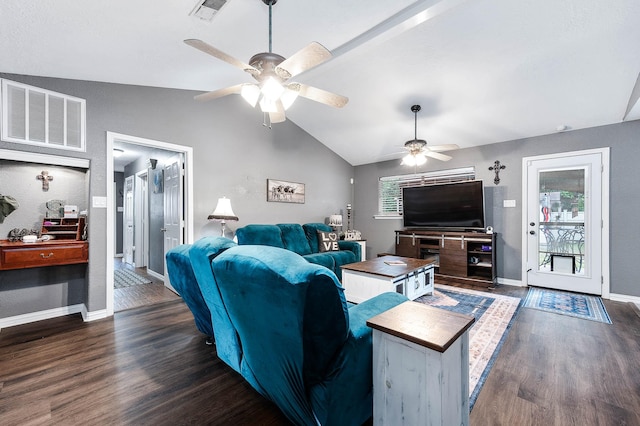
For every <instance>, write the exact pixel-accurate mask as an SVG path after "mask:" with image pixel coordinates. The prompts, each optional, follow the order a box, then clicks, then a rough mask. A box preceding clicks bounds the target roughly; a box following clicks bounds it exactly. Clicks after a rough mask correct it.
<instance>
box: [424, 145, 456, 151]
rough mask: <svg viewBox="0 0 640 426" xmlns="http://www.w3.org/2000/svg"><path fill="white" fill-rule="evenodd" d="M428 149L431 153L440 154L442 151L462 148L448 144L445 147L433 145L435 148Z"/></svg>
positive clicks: (428, 147) (429, 147)
mask: <svg viewBox="0 0 640 426" xmlns="http://www.w3.org/2000/svg"><path fill="white" fill-rule="evenodd" d="M427 149H429V151H436V152H440V151H451V150H452V149H460V147H459V146H458V145H456V144H455V143H447V144H444V145H433V146H431V145H428V146H427Z"/></svg>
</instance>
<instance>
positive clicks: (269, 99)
mask: <svg viewBox="0 0 640 426" xmlns="http://www.w3.org/2000/svg"><path fill="white" fill-rule="evenodd" d="M277 1H278V0H262V2H263V3H264V4H266V5H268V6H269V51H268V52H263V53H258V54H256V55H253V56H252V57H251V59H249V63H248V64H246V63H244V62H242V61H240V60H238V59H236V58H234V57H232V56H230V55H228V54H226V53H224V52H222V51H221V50H218V49H216V48H215V47H213V46H211V45H209V44H207V43H205V42H204V41H202V40H196V39H188V40H185V41H184V42H185V43H186V44H188V45H189V46H192V47H195V48H196V49H198V50H201V51H202V52H204V53H207V54H209V55H211V56H213V57H215V58H218V59H220V60H222V61H225V62H227V63H229V64H231V65H233V66H235V67H237V68H240V69H242V70H243V71H246V72H248V73H249V74H251V75H252V76H253V77H254V78H255V79H256V81H257V83H241V84H237V85H235V86H231V87H227V88H224V89H219V90H214V91H212V92H207V93H203V94H201V95H198V96H196V97H195V99H197V100H201V101H207V100H211V99H216V98H220V97H222V96H227V95H232V94H240V95H241V96H242V97H243V98H244V99H245V100H246V101H247V102H248V103H249V104H250V105H251V106H252V107H255V106H256V105H260V109H261V110H262V112H263V113H264V114H265V117H266V116H268V117H269V122H270V123H280V122H282V121H285V120H286V115H285V110H286V109H287V108H289V107H290V106H291V104H293V101H295V99H296V98H297V97H298V96H302V97H303V98H307V99H311V100H312V101H316V102H320V103H323V104H325V105H329V106H332V107H335V108H342V107H343V106H345V105H346V104H347V102H348V101H349V99H348V98H347V97H345V96H342V95H338V94H335V93H331V92H327V91H325V90H322V89H318V88H316V87H312V86H308V85H306V84H303V83H298V82H289V79H290V78H292V77H295V76H296V75H298V74H300V73H301V72H304V71H307V70H309V69H311V68H313V67H315V66H317V65H320V64H321V63H323V62H325V61H327V60H328V59H329V58H331V56H332V55H331V52H330V51H329V50H327V49H326V48H325V47H324V46H322V45H321V44H320V43H317V42H311V43H310V44H308V45H307V46H306V47H304V48H302V49H301V50H299V51H298V52H296V53H294V54H293V55H292V56H291V57H289V58H288V59H285V58H284V57H283V56H280V55H278V54H276V53H273V52H272V51H271V45H272V40H271V31H272V24H271V18H272V16H271V8H272V6H273V5H274V4H276V3H277ZM265 121H266V119H265Z"/></svg>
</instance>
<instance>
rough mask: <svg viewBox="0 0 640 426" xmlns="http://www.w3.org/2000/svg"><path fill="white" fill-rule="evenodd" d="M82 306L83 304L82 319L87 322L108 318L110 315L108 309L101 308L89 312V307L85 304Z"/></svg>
mask: <svg viewBox="0 0 640 426" xmlns="http://www.w3.org/2000/svg"><path fill="white" fill-rule="evenodd" d="M82 306H83V310H82V319H83V320H84V321H85V322H89V321H95V320H99V319H103V318H107V317H108V316H109V315H107V310H106V309H100V310H99V311H91V312H88V311H87V308H86V307H85V306H84V305H82Z"/></svg>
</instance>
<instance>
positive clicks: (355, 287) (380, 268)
mask: <svg viewBox="0 0 640 426" xmlns="http://www.w3.org/2000/svg"><path fill="white" fill-rule="evenodd" d="M394 262H397V263H399V264H397V265H394V264H393V263H394ZM434 264H435V260H434V259H414V258H409V257H399V256H384V257H376V258H374V259H371V260H365V261H363V262H356V263H349V264H346V265H342V286H343V287H344V295H345V297H346V298H347V300H348V301H349V302H352V303H362V302H364V301H365V300H367V299H371V298H372V297H375V296H377V295H379V294H382V293H386V292H389V291H391V292H396V293H400V294H404V295H405V296H407V297H408V298H409V299H410V300H414V299H416V298H418V297H420V296H424V295H425V294H431V293H433V275H434Z"/></svg>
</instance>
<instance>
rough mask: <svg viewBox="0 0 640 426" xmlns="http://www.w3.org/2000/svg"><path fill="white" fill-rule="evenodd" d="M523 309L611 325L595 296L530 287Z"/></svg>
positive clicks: (607, 315)
mask: <svg viewBox="0 0 640 426" xmlns="http://www.w3.org/2000/svg"><path fill="white" fill-rule="evenodd" d="M524 307H526V308H533V309H538V310H540V311H545V312H553V313H554V314H561V315H568V316H571V317H576V318H582V319H586V320H591V321H598V322H603V323H605V324H611V319H610V318H609V314H608V313H607V310H606V309H605V307H604V304H603V303H602V299H601V298H599V297H597V296H589V295H586V294H580V293H570V292H567V291H558V290H547V289H542V288H537V287H530V288H529V293H527V297H526V298H525V300H524Z"/></svg>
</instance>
